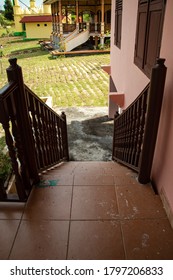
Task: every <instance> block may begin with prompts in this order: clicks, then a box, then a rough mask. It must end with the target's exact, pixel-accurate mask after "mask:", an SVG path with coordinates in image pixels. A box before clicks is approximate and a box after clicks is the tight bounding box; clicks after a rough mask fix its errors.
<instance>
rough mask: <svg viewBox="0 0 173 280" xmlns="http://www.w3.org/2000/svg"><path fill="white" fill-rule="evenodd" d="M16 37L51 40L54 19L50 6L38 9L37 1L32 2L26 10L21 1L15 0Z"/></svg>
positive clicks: (32, 0) (31, 0)
mask: <svg viewBox="0 0 173 280" xmlns="http://www.w3.org/2000/svg"><path fill="white" fill-rule="evenodd" d="M13 10H14V22H15V29H16V32H15V35H25V36H26V37H27V38H50V34H51V31H52V18H51V9H50V5H42V6H40V7H36V3H35V0H30V6H29V7H27V6H26V8H24V9H22V8H21V6H20V1H19V0H14V5H13Z"/></svg>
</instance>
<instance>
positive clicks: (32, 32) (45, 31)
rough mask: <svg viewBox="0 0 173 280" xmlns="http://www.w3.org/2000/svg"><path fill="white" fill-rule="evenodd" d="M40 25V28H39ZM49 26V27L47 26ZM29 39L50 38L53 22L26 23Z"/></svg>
mask: <svg viewBox="0 0 173 280" xmlns="http://www.w3.org/2000/svg"><path fill="white" fill-rule="evenodd" d="M37 24H39V25H40V26H37ZM45 24H47V26H45ZM25 26H26V36H27V38H50V34H51V31H52V22H33V23H26V24H25Z"/></svg>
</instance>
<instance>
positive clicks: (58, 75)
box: [0, 39, 110, 107]
mask: <svg viewBox="0 0 173 280" xmlns="http://www.w3.org/2000/svg"><path fill="white" fill-rule="evenodd" d="M3 46H4V48H3V54H4V57H3V58H2V59H1V61H2V68H3V73H2V75H1V79H0V87H2V86H3V85H5V84H6V82H7V77H6V71H5V69H6V68H7V67H8V66H9V62H8V59H9V58H10V57H16V58H17V59H18V65H20V66H21V67H22V70H23V77H24V82H25V84H27V85H28V86H29V88H30V89H31V90H33V91H34V93H36V94H37V95H38V96H52V98H53V105H54V106H58V107H69V106H74V107H75V106H106V105H107V95H108V83H109V77H108V75H107V74H106V73H105V72H104V71H103V70H102V69H101V65H103V64H104V65H105V64H109V63H110V55H109V54H104V55H101V54H99V55H93V56H80V57H63V56H61V57H58V58H56V59H52V57H51V55H50V54H49V53H48V52H47V51H42V50H41V49H40V47H39V45H38V41H30V42H24V41H21V42H16V43H14V42H13V43H10V42H9V41H8V40H7V39H6V41H4V45H3Z"/></svg>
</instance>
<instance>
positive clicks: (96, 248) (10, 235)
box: [0, 162, 173, 260]
mask: <svg viewBox="0 0 173 280" xmlns="http://www.w3.org/2000/svg"><path fill="white" fill-rule="evenodd" d="M0 228H1V237H0V259H38V260H39V259H57V260H58V259H62V260H65V259H69V260H83V259H86V260H88V259H93V260H97V259H98V260H101V259H106V260H111V259H113V260H114V259H120V260H123V259H133V260H136V259H160V260H161V259H173V230H172V229H171V227H170V224H169V221H168V219H167V217H166V214H165V211H164V209H163V207H162V203H161V201H160V198H159V196H157V195H155V193H154V192H153V190H152V188H151V187H150V185H146V186H142V185H140V184H139V183H138V182H137V180H136V174H135V173H133V172H132V171H130V170H129V169H128V168H126V167H123V166H121V165H118V164H117V163H114V162H68V163H63V164H61V165H59V167H57V168H54V169H52V170H50V171H48V172H46V173H44V175H43V176H42V181H41V183H40V184H39V185H38V186H37V187H35V188H34V189H33V191H32V193H31V196H30V198H29V200H28V202H27V203H26V204H24V203H21V204H18V203H17V204H12V203H11V204H8V203H0Z"/></svg>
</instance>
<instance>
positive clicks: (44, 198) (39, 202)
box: [23, 186, 72, 220]
mask: <svg viewBox="0 0 173 280" xmlns="http://www.w3.org/2000/svg"><path fill="white" fill-rule="evenodd" d="M71 195H72V187H71V186H53V187H45V188H35V189H34V190H33V191H32V193H31V195H30V198H29V200H28V202H27V205H26V209H25V212H24V215H23V219H32V220H36V219H37V220H41V219H62V220H63V219H69V217H70V207H71Z"/></svg>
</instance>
